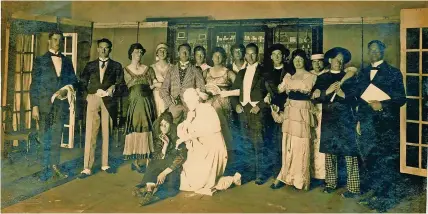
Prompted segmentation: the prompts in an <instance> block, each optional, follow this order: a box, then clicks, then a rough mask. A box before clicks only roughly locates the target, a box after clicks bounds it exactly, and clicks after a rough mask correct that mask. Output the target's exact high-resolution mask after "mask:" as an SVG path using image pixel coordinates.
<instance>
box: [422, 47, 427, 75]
mask: <svg viewBox="0 0 428 214" xmlns="http://www.w3.org/2000/svg"><path fill="white" fill-rule="evenodd" d="M422 73H424V74H428V51H424V52H422Z"/></svg>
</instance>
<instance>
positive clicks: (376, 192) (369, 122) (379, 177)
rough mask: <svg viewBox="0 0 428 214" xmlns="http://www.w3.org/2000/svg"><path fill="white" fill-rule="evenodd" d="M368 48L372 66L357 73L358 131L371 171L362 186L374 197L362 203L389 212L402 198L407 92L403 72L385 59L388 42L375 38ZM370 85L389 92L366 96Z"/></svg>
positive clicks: (364, 157) (366, 162)
mask: <svg viewBox="0 0 428 214" xmlns="http://www.w3.org/2000/svg"><path fill="white" fill-rule="evenodd" d="M367 47H368V56H369V59H370V62H371V65H370V66H368V67H366V68H364V69H362V70H361V72H360V73H359V75H358V88H359V91H358V96H357V97H358V99H359V102H358V121H359V122H358V125H357V132H358V134H359V135H360V136H359V138H360V149H361V152H362V156H363V157H362V159H363V161H364V165H365V166H366V169H367V172H368V173H367V175H366V176H364V183H363V184H364V185H363V187H364V189H365V190H368V189H371V190H372V192H371V193H372V194H369V195H371V196H372V197H367V198H366V199H365V200H362V201H361V203H362V204H368V205H369V206H370V207H371V208H375V209H377V210H378V211H386V210H387V209H389V208H390V207H392V206H393V205H394V204H396V203H397V202H398V200H399V198H400V197H401V195H400V191H399V190H398V189H397V186H398V185H397V183H400V167H399V166H400V165H399V163H400V159H399V157H400V107H402V106H403V105H404V104H405V103H406V93H405V91H404V85H403V75H402V73H401V72H400V70H399V69H397V68H395V67H393V66H391V65H390V64H388V63H387V62H386V61H385V60H384V55H385V49H386V46H385V44H384V43H383V42H381V41H379V40H373V41H371V42H369V43H368V45H367ZM369 86H370V88H372V89H373V88H377V90H381V91H383V93H385V94H386V95H385V96H383V97H370V99H369V98H367V97H369V96H367V95H370V93H371V92H370V90H369V89H368V88H369ZM372 94H373V93H372ZM378 94H381V93H378Z"/></svg>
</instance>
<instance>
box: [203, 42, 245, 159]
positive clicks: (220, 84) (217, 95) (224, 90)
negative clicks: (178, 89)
mask: <svg viewBox="0 0 428 214" xmlns="http://www.w3.org/2000/svg"><path fill="white" fill-rule="evenodd" d="M226 57H227V55H226V51H225V50H224V49H223V48H221V47H216V48H214V50H213V52H212V60H213V63H214V67H212V68H208V69H207V70H206V71H205V72H204V73H203V76H204V79H205V82H206V90H207V92H208V94H209V95H210V96H209V98H208V100H207V101H206V102H207V103H210V104H211V105H212V106H213V107H214V109H215V110H216V112H217V114H218V116H219V119H220V125H221V131H222V133H223V137H224V139H225V141H226V147H227V150H228V151H229V157H230V156H233V155H230V154H231V153H233V151H234V148H233V143H232V142H233V138H232V133H231V132H232V130H231V129H233V131H234V133H236V131H237V130H238V129H237V127H234V126H233V124H234V123H233V118H232V107H231V104H230V98H229V97H230V96H239V90H234V91H233V90H230V87H231V86H232V84H233V82H234V81H235V77H236V74H235V73H234V72H233V71H230V70H228V69H227V68H226V67H225V66H224V60H225V59H226ZM218 89H220V90H218ZM236 134H239V133H236ZM229 164H230V159H229Z"/></svg>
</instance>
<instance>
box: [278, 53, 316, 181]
mask: <svg viewBox="0 0 428 214" xmlns="http://www.w3.org/2000/svg"><path fill="white" fill-rule="evenodd" d="M291 61H292V62H293V68H294V69H293V70H294V72H293V71H292V73H294V74H292V75H291V74H290V73H287V74H286V75H285V77H284V79H283V81H282V83H281V84H280V85H279V86H278V90H279V92H284V91H285V92H286V93H287V94H288V100H287V102H286V103H285V106H284V112H280V113H279V112H278V111H279V107H278V106H275V105H273V107H272V116H273V118H274V120H275V121H276V122H278V123H281V122H282V132H283V135H282V168H281V172H280V173H279V175H278V177H277V178H276V180H275V182H274V183H273V184H272V185H271V188H272V189H278V188H280V187H282V186H284V184H287V185H290V186H294V187H295V188H297V189H304V190H308V189H309V185H310V156H311V149H310V148H311V135H312V132H313V128H314V127H315V126H316V119H315V115H314V107H313V104H312V102H311V101H310V98H311V91H312V87H313V86H314V85H315V81H316V79H317V76H316V75H314V74H311V73H309V72H308V71H307V70H306V68H305V67H306V66H305V65H306V64H307V62H308V60H307V59H306V53H305V51H303V50H300V49H297V50H295V51H294V52H293V54H292V59H291Z"/></svg>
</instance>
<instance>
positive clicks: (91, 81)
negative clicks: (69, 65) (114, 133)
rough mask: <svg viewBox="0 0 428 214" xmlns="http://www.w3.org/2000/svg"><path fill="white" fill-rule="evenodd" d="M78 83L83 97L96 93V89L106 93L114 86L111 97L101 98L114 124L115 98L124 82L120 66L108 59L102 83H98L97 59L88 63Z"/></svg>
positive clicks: (98, 68) (115, 112)
mask: <svg viewBox="0 0 428 214" xmlns="http://www.w3.org/2000/svg"><path fill="white" fill-rule="evenodd" d="M80 81H81V85H82V88H83V90H84V93H85V97H86V96H87V94H95V93H97V90H98V89H102V90H104V91H106V90H107V89H109V88H110V87H111V86H115V91H114V93H113V97H110V96H106V97H103V102H104V105H106V107H107V110H108V112H109V114H110V116H111V118H112V119H113V124H115V123H116V116H117V99H116V98H115V97H116V96H117V95H118V94H120V86H121V85H122V84H124V82H125V81H124V79H123V70H122V65H121V64H120V63H118V62H116V61H113V60H112V59H110V60H109V61H108V63H107V68H106V71H105V73H104V78H103V82H100V66H99V61H98V59H97V60H94V61H91V62H88V64H86V66H85V69H83V72H82V73H81V75H80Z"/></svg>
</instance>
